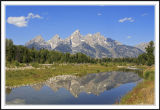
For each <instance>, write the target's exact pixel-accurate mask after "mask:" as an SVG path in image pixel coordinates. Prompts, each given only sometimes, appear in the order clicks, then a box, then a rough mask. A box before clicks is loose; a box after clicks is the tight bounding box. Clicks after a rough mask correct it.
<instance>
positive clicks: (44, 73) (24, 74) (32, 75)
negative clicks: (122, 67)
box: [6, 64, 118, 86]
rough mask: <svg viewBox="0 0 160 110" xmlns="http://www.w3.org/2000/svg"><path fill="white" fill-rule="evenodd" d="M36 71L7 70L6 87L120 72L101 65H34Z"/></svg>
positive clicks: (115, 68)
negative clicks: (55, 77) (53, 79)
mask: <svg viewBox="0 0 160 110" xmlns="http://www.w3.org/2000/svg"><path fill="white" fill-rule="evenodd" d="M32 66H34V67H35V68H34V69H25V70H7V71H6V86H15V85H21V84H32V83H38V82H41V81H45V80H47V79H48V78H50V77H53V76H57V75H68V74H70V75H76V76H84V75H86V74H88V73H99V72H107V71H113V70H118V68H117V67H116V66H108V67H106V66H102V65H100V64H54V65H52V66H41V67H40V69H37V67H39V65H37V64H34V65H32Z"/></svg>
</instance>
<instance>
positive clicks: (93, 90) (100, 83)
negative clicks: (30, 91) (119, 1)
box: [32, 72, 141, 97]
mask: <svg viewBox="0 0 160 110" xmlns="http://www.w3.org/2000/svg"><path fill="white" fill-rule="evenodd" d="M140 79H141V78H140V77H139V76H138V75H137V74H134V73H133V72H104V73H98V74H88V75H86V76H83V77H78V76H72V75H61V76H56V77H53V78H50V79H49V80H47V81H45V82H43V83H39V84H37V85H34V86H32V88H34V89H35V90H40V89H41V88H42V87H43V85H46V86H48V87H50V88H51V89H52V90H53V91H55V92H56V91H58V90H59V89H60V88H66V89H67V90H68V91H69V92H70V93H71V94H72V95H73V96H74V97H78V95H79V94H80V93H81V92H86V93H88V94H94V95H97V96H98V95H99V94H100V93H101V92H103V91H105V90H110V89H112V88H115V87H118V86H120V85H121V84H125V83H130V82H136V81H138V80H140Z"/></svg>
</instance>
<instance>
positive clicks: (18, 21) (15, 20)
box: [7, 16, 28, 27]
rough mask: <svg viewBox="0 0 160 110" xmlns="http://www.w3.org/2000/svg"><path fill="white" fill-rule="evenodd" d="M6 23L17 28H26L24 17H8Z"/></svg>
mask: <svg viewBox="0 0 160 110" xmlns="http://www.w3.org/2000/svg"><path fill="white" fill-rule="evenodd" d="M7 22H8V23H9V24H13V25H15V26H18V27H26V26H27V23H28V22H27V21H26V18H25V17H24V16H20V17H8V19H7Z"/></svg>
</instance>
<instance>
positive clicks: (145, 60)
mask: <svg viewBox="0 0 160 110" xmlns="http://www.w3.org/2000/svg"><path fill="white" fill-rule="evenodd" d="M6 61H7V62H14V61H17V62H19V63H32V62H36V63H50V64H52V63H54V62H57V63H107V62H126V63H136V64H143V65H149V66H150V65H152V64H154V44H153V41H151V42H150V43H149V45H148V47H146V52H145V53H143V54H141V55H139V56H138V57H137V58H101V59H97V58H92V57H90V56H87V55H85V54H83V53H76V54H70V53H62V52H58V51H54V50H52V51H49V50H47V49H40V50H36V49H35V48H31V49H30V48H27V47H25V46H22V45H14V44H13V41H12V40H11V39H6Z"/></svg>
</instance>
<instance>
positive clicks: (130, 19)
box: [118, 17, 134, 23]
mask: <svg viewBox="0 0 160 110" xmlns="http://www.w3.org/2000/svg"><path fill="white" fill-rule="evenodd" d="M125 21H129V22H134V19H133V18H131V17H129V18H127V17H125V18H122V19H120V20H119V21H118V22H120V23H123V22H125Z"/></svg>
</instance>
